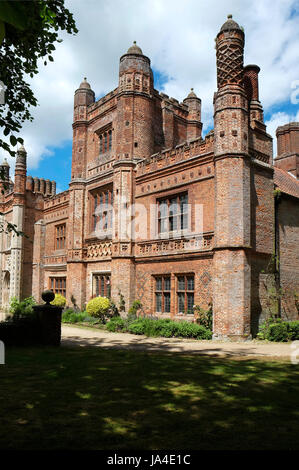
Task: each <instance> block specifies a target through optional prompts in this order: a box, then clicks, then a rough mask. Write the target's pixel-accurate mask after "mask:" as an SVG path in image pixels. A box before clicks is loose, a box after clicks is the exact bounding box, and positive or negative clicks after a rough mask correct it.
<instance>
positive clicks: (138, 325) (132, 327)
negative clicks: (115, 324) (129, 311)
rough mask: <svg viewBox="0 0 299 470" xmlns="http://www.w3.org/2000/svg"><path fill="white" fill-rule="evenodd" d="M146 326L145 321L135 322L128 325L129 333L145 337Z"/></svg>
mask: <svg viewBox="0 0 299 470" xmlns="http://www.w3.org/2000/svg"><path fill="white" fill-rule="evenodd" d="M144 330H145V325H144V321H143V320H135V321H133V322H132V323H130V324H129V325H128V331H129V333H132V334H134V335H144Z"/></svg>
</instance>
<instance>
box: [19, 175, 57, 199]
mask: <svg viewBox="0 0 299 470" xmlns="http://www.w3.org/2000/svg"><path fill="white" fill-rule="evenodd" d="M26 189H27V191H32V192H33V193H39V194H42V195H43V196H45V197H50V196H55V194H56V181H54V180H53V181H50V180H49V179H46V180H45V179H44V178H38V177H37V176H35V177H34V178H33V177H32V176H30V175H29V176H27V177H26Z"/></svg>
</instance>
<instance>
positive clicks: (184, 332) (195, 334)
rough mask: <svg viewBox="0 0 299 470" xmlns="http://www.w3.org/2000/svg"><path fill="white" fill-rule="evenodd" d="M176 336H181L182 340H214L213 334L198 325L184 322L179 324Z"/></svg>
mask: <svg viewBox="0 0 299 470" xmlns="http://www.w3.org/2000/svg"><path fill="white" fill-rule="evenodd" d="M175 336H181V337H182V338H195V339H212V332H211V330H208V329H207V328H205V327H204V326H202V325H198V324H197V323H190V322H187V321H182V322H179V323H178V329H177V332H176V333H175Z"/></svg>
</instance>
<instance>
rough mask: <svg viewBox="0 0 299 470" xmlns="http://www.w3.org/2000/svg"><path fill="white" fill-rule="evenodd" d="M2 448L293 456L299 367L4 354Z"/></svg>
mask: <svg viewBox="0 0 299 470" xmlns="http://www.w3.org/2000/svg"><path fill="white" fill-rule="evenodd" d="M6 353H7V354H6V365H5V366H0V384H1V387H0V410H1V417H0V422H1V423H0V448H2V449H4V448H11V449H61V448H63V449H149V450H156V449H173V450H175V449H192V450H194V449H227V450H228V449H298V448H299V445H298V435H299V433H298V431H299V429H298V421H299V420H298V418H299V412H298V397H299V386H298V383H299V381H298V375H299V374H298V372H299V369H298V366H295V365H292V364H290V363H289V362H276V361H267V362H264V361H261V360H246V359H240V360H236V359H234V360H231V359H218V358H217V359H214V358H211V357H199V356H194V355H193V356H190V355H189V356H188V355H181V354H177V353H173V354H157V353H152V354H150V353H144V352H134V351H124V350H121V351H120V350H101V349H100V348H93V349H92V348H77V349H68V348H57V349H55V348H44V349H42V348H34V349H31V350H29V349H21V348H20V349H9V350H7V351H6Z"/></svg>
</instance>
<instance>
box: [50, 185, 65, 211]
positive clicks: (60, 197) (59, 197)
mask: <svg viewBox="0 0 299 470" xmlns="http://www.w3.org/2000/svg"><path fill="white" fill-rule="evenodd" d="M69 199H70V197H69V190H68V189H67V190H66V191H63V192H62V193H58V194H55V195H54V196H52V197H51V198H49V199H47V200H46V201H45V209H48V208H52V207H55V206H58V205H59V204H63V203H66V202H67V203H68V202H69Z"/></svg>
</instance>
